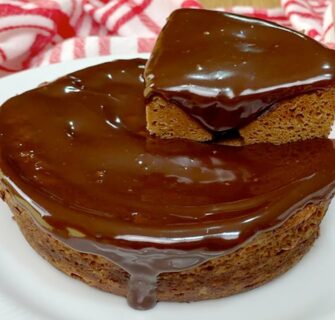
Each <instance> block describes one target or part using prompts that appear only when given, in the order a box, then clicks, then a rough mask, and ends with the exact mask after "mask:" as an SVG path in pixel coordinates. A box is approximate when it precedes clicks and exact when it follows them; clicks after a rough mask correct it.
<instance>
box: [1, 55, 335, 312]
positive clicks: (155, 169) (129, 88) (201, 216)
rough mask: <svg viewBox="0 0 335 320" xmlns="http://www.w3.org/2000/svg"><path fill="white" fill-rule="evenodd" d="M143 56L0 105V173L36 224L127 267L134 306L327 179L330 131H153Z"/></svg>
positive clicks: (300, 201) (310, 200)
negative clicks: (167, 134) (235, 135)
mask: <svg viewBox="0 0 335 320" xmlns="http://www.w3.org/2000/svg"><path fill="white" fill-rule="evenodd" d="M145 63H146V61H145V60H142V59H134V60H119V61H114V62H109V63H105V64H102V65H98V66H94V67H90V68H88V69H85V70H81V71H77V72H75V73H72V74H70V75H67V76H65V77H63V78H60V79H58V80H56V81H55V82H53V83H50V84H48V85H45V86H43V87H39V88H37V89H34V90H32V91H29V92H26V93H24V94H21V95H19V96H16V97H14V98H12V99H10V100H9V101H8V102H6V103H5V104H4V105H3V106H2V107H1V109H0V152H1V154H0V167H1V170H2V173H3V183H4V184H5V185H6V186H7V187H8V188H10V190H12V191H13V192H14V193H15V194H16V197H17V200H18V201H19V202H20V203H21V204H22V206H26V207H27V210H28V211H29V212H31V214H32V215H33V218H34V219H35V221H36V223H37V224H38V225H39V226H40V227H41V228H43V229H44V230H46V231H47V232H49V233H50V234H52V235H53V236H54V237H56V238H57V239H59V240H61V241H63V242H64V243H65V244H67V245H68V246H70V247H72V248H74V249H76V250H78V251H81V252H88V253H94V254H97V255H101V256H104V257H106V258H108V259H110V260H112V261H113V262H115V263H116V264H118V265H119V266H121V267H122V268H124V269H125V270H126V271H128V272H129V274H130V278H129V282H128V301H129V304H130V305H131V306H133V307H134V308H138V309H148V308H151V307H153V306H154V305H155V303H156V283H157V278H158V277H159V274H160V273H162V272H175V271H180V270H184V269H186V268H191V267H194V266H197V265H199V264H201V263H203V262H205V261H207V260H208V259H211V258H214V257H218V256H221V255H223V254H225V253H228V252H231V251H232V250H236V249H237V248H239V247H240V246H242V245H243V244H245V243H246V241H248V240H250V239H252V238H253V237H254V236H255V235H257V234H258V233H260V232H264V231H265V230H269V229H272V228H275V227H278V226H279V225H280V224H281V223H283V222H284V221H285V220H286V219H288V218H289V217H290V216H291V215H293V214H294V213H295V212H297V211H298V210H300V209H302V208H304V207H305V206H306V205H308V204H318V203H320V202H322V201H325V200H328V199H330V198H331V196H332V192H333V190H334V185H335V167H334V163H335V148H334V143H333V142H332V141H331V140H327V139H316V140H311V141H306V142H299V143H291V144H287V145H281V146H274V145H269V144H260V145H251V146H245V147H241V148H236V147H229V146H223V145H217V144H200V143H196V142H191V141H183V140H178V141H172V140H164V141H162V140H158V139H153V138H151V137H150V136H149V135H148V134H147V132H146V130H145V114H144V113H145V101H144V97H143V90H144V82H143V76H142V74H143V70H144V66H145ZM23 200H24V201H23Z"/></svg>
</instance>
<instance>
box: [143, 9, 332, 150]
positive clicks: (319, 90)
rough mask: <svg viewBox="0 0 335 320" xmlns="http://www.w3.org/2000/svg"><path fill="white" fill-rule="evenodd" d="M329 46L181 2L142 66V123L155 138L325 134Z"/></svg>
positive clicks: (248, 140)
mask: <svg viewBox="0 0 335 320" xmlns="http://www.w3.org/2000/svg"><path fill="white" fill-rule="evenodd" d="M334 75H335V52H334V51H333V50H330V49H328V48H326V47H324V46H322V45H321V44H320V43H318V42H317V41H315V40H313V39H311V38H309V37H307V36H304V35H302V34H300V33H298V32H295V31H292V30H290V29H287V28H285V27H282V26H279V25H277V24H273V23H270V22H266V21H263V20H259V19H255V18H248V17H243V16H238V15H234V14H230V13H224V12H218V11H210V10H194V9H181V10H177V11H175V12H174V13H172V15H171V16H170V17H169V19H168V22H167V24H166V25H165V27H164V29H163V30H162V32H161V33H160V35H159V37H158V40H157V42H156V45H155V48H154V50H153V52H152V55H151V57H150V59H149V61H148V63H147V66H146V69H145V80H146V89H145V96H146V98H147V101H148V103H147V107H146V112H147V128H148V130H149V131H150V133H152V134H155V135H157V136H159V137H161V138H186V139H192V140H198V141H208V140H212V139H214V138H218V137H219V138H225V139H226V140H227V141H231V140H232V137H234V138H236V137H238V140H236V139H233V142H234V143H236V142H240V143H244V144H252V143H260V142H271V143H275V144H281V143H286V142H290V141H297V140H305V139H309V138H316V137H327V136H328V135H329V132H330V130H331V126H332V124H333V122H334V115H335V99H334V98H335V87H334V81H335V76H334Z"/></svg>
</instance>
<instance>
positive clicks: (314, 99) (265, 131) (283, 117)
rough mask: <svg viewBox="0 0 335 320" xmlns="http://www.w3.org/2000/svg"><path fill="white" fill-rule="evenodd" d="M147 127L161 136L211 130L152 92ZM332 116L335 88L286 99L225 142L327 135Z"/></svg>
mask: <svg viewBox="0 0 335 320" xmlns="http://www.w3.org/2000/svg"><path fill="white" fill-rule="evenodd" d="M146 119H147V129H148V131H149V132H150V133H151V134H153V135H156V136H158V137H160V138H163V139H170V138H183V139H189V140H195V141H209V140H211V139H212V134H211V133H210V132H209V131H207V130H206V129H205V128H204V127H203V126H202V125H201V124H200V123H198V122H197V121H196V120H195V119H193V118H191V117H190V116H189V115H187V114H186V113H185V112H184V111H183V110H181V108H179V107H178V106H177V105H175V104H173V103H170V102H168V101H165V100H164V99H163V98H161V97H158V96H155V97H153V98H152V100H151V102H149V103H148V104H147V107H146ZM334 119H335V88H334V87H332V88H329V89H327V90H324V91H317V92H313V93H307V94H302V95H299V96H297V97H295V98H292V99H286V100H283V101H282V102H280V103H278V104H277V106H276V107H275V108H274V109H273V110H270V111H268V112H266V113H265V114H263V115H261V116H260V117H258V118H257V119H256V120H254V121H253V122H251V123H250V124H248V125H246V126H244V127H243V128H241V129H240V130H239V133H240V139H229V140H228V144H232V145H240V144H245V145H247V144H254V143H273V144H282V143H288V142H294V141H300V140H307V139H312V138H325V137H328V135H329V133H330V131H331V127H332V125H333V123H334Z"/></svg>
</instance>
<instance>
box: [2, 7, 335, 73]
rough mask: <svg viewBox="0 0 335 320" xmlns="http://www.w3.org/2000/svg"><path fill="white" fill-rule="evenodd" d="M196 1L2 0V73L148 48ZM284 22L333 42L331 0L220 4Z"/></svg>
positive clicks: (325, 40)
mask: <svg viewBox="0 0 335 320" xmlns="http://www.w3.org/2000/svg"><path fill="white" fill-rule="evenodd" d="M201 7H202V6H201V4H200V3H199V2H198V1H196V0H11V1H6V0H0V76H3V75H8V74H11V73H13V72H17V71H20V70H23V69H27V68H33V67H37V66H42V65H47V64H50V63H57V62H61V61H65V60H71V59H79V58H85V57H94V56H102V55H110V54H120V53H138V52H139V53H143V52H150V50H151V49H152V47H153V44H154V42H155V38H156V37H157V34H158V33H159V31H160V29H161V27H162V26H163V25H164V23H165V20H166V17H167V16H168V15H169V14H170V13H171V12H172V11H173V10H175V9H177V8H201ZM218 9H219V10H220V9H221V10H222V9H226V10H227V11H230V12H234V13H239V14H245V15H249V16H254V17H258V18H263V19H267V20H270V21H274V22H277V23H280V24H282V25H285V26H288V27H292V28H294V29H297V30H299V31H303V32H305V33H306V34H308V35H309V36H311V37H313V38H315V39H317V40H319V41H321V42H323V43H325V44H326V45H329V46H332V43H333V42H335V34H334V28H333V19H332V8H331V1H330V0H282V8H275V9H256V8H252V7H234V8H218Z"/></svg>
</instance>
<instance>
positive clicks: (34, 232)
mask: <svg viewBox="0 0 335 320" xmlns="http://www.w3.org/2000/svg"><path fill="white" fill-rule="evenodd" d="M0 195H1V197H2V199H3V200H5V201H6V202H7V204H8V205H9V207H10V208H11V210H12V212H13V215H14V218H15V220H16V222H17V224H18V225H19V227H20V229H21V231H22V233H23V235H24V236H25V238H26V239H27V241H28V242H29V244H30V245H31V246H32V247H33V248H34V249H35V251H36V252H38V253H39V254H40V255H41V256H42V257H43V258H45V259H46V260H47V261H48V262H49V263H51V264H52V265H54V266H55V267H56V268H58V269H59V270H60V271H62V272H64V273H65V274H67V275H69V276H71V277H73V278H75V279H79V280H81V281H83V282H85V283H87V284H89V285H90V286H93V287H96V288H98V289H101V290H104V291H107V292H111V293H114V294H117V295H121V296H125V295H126V294H127V281H128V278H129V275H128V273H127V272H125V271H124V270H122V269H121V268H120V267H118V266H117V265H115V264H114V263H112V262H111V261H109V260H107V259H106V258H104V257H101V256H97V255H94V254H88V253H81V252H78V251H76V250H73V249H72V248H70V247H68V246H67V245H65V244H63V243H62V242H60V241H58V240H57V239H55V238H54V237H53V236H52V235H51V234H49V233H47V232H46V231H45V230H44V229H42V228H40V227H39V226H37V224H36V223H35V221H34V220H33V218H32V214H31V212H30V210H29V209H27V208H29V204H24V206H22V204H21V203H19V202H18V201H17V200H16V199H17V198H16V196H15V195H13V194H12V193H11V191H10V190H8V189H6V187H5V186H4V185H3V184H2V186H1V185H0ZM21 201H22V199H21ZM327 207H328V202H323V203H320V204H319V205H308V206H307V207H305V208H304V209H303V210H300V211H298V212H297V213H295V214H294V215H293V216H291V217H290V218H289V219H288V220H287V221H286V222H285V223H283V224H282V225H281V226H280V227H278V228H276V229H274V230H271V231H267V232H265V233H262V234H259V235H257V236H256V237H255V238H254V239H253V240H251V241H249V242H248V243H247V244H245V245H244V246H243V247H241V248H240V249H239V250H237V251H235V252H233V253H230V254H227V255H225V256H222V257H219V258H214V259H212V260H210V261H208V262H206V263H203V264H202V265H200V266H198V267H195V268H192V269H188V270H185V271H182V272H174V273H163V274H161V275H160V276H159V280H158V290H157V297H158V300H161V301H180V302H186V301H197V300H206V299H214V298H220V297H225V296H229V295H232V294H236V293H239V292H243V291H246V290H249V289H252V288H255V287H258V286H260V285H262V284H264V283H266V282H268V281H270V280H272V279H273V278H275V277H277V276H279V275H281V274H283V273H284V272H286V271H287V270H288V269H290V268H291V267H292V266H294V265H295V264H296V263H297V262H298V261H299V260H300V259H301V258H302V257H303V256H304V255H305V254H306V252H308V250H309V249H310V248H311V246H312V245H313V243H314V241H315V239H316V238H317V237H318V234H319V225H320V222H321V220H322V218H323V216H324V214H325V211H326V209H327ZM32 210H33V209H32Z"/></svg>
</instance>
